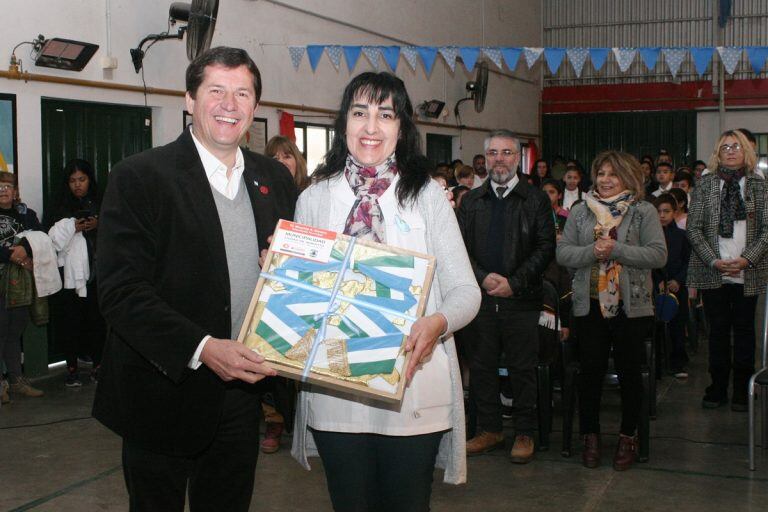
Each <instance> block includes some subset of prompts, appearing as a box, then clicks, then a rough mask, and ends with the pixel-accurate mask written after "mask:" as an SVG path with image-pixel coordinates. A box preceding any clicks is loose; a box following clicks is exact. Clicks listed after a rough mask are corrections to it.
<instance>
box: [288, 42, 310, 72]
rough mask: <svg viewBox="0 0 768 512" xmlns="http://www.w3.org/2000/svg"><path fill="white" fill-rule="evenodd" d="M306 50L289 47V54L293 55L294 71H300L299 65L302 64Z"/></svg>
mask: <svg viewBox="0 0 768 512" xmlns="http://www.w3.org/2000/svg"><path fill="white" fill-rule="evenodd" d="M304 50H306V48H304V47H303V46H289V47H288V53H289V54H290V55H291V64H293V69H296V70H298V69H299V64H301V58H302V57H304Z"/></svg>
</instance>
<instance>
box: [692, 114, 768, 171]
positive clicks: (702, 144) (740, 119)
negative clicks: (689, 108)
mask: <svg viewBox="0 0 768 512" xmlns="http://www.w3.org/2000/svg"><path fill="white" fill-rule="evenodd" d="M766 121H768V110H766V109H761V110H755V109H752V110H746V109H742V110H736V109H734V110H727V111H726V112H725V128H724V129H725V130H733V129H735V128H746V129H747V130H749V131H751V132H753V133H765V132H766V131H767V128H766V126H768V125H767V124H766ZM719 137H720V115H719V113H718V112H717V111H713V112H699V113H698V114H697V116H696V152H697V153H698V156H697V157H696V158H697V159H698V160H703V161H705V162H708V161H709V157H710V155H711V154H712V149H713V148H714V147H715V143H716V142H717V139H718V138H719Z"/></svg>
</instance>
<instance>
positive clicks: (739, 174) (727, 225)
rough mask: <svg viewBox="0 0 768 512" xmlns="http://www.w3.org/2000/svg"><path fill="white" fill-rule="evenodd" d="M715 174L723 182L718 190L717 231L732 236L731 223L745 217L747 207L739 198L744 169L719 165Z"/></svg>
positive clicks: (724, 235) (722, 235)
mask: <svg viewBox="0 0 768 512" xmlns="http://www.w3.org/2000/svg"><path fill="white" fill-rule="evenodd" d="M717 175H718V177H720V179H721V180H723V181H724V182H725V183H724V184H723V190H722V192H720V224H719V225H718V231H719V234H720V236H721V237H723V238H733V223H734V221H737V220H746V219H747V209H746V207H745V206H744V199H742V198H741V186H740V185H739V180H741V178H743V177H744V169H726V168H725V167H720V168H719V169H718V170H717Z"/></svg>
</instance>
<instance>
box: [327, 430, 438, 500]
mask: <svg viewBox="0 0 768 512" xmlns="http://www.w3.org/2000/svg"><path fill="white" fill-rule="evenodd" d="M443 434H444V432H435V433H432V434H424V435H418V436H383V435H378V434H347V433H342V432H327V431H321V430H315V429H312V435H313V437H314V438H315V444H316V445H317V450H318V452H319V453H320V458H321V459H322V460H323V467H324V468H325V477H326V480H327V481H328V492H329V494H330V495H331V501H332V502H333V509H334V510H335V511H336V512H374V511H382V512H383V511H387V512H392V511H395V510H396V511H397V512H423V511H427V510H429V499H430V496H431V494H432V476H433V474H434V471H435V460H436V458H437V451H438V448H439V447H440V439H441V438H442V437H443Z"/></svg>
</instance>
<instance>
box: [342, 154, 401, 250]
mask: <svg viewBox="0 0 768 512" xmlns="http://www.w3.org/2000/svg"><path fill="white" fill-rule="evenodd" d="M396 174H397V165H396V164H395V155H394V153H393V154H392V156H391V157H389V158H388V159H387V161H386V162H384V163H383V164H380V165H378V166H376V167H364V166H363V165H361V164H359V163H358V162H356V161H355V160H354V159H353V158H352V156H351V155H350V156H347V165H346V168H345V169H344V175H345V176H346V177H347V181H348V182H349V186H350V187H352V192H354V193H355V197H356V198H357V200H356V201H355V204H354V205H353V206H352V210H350V212H349V216H348V217H347V222H346V224H345V226H344V234H345V235H351V236H356V237H361V238H363V239H365V240H372V241H374V242H380V243H386V230H385V229H384V218H383V215H382V213H381V207H380V206H379V197H381V196H382V195H383V194H384V192H385V191H386V190H387V189H388V188H389V185H390V184H391V183H392V179H393V178H394V177H395V175H396Z"/></svg>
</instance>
